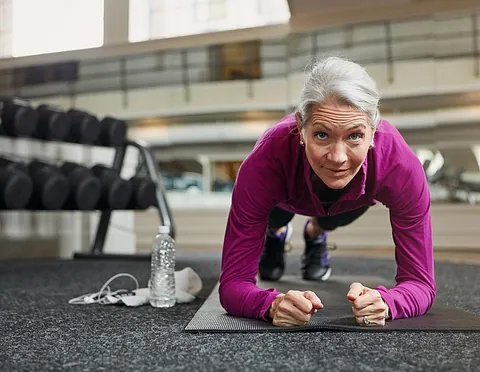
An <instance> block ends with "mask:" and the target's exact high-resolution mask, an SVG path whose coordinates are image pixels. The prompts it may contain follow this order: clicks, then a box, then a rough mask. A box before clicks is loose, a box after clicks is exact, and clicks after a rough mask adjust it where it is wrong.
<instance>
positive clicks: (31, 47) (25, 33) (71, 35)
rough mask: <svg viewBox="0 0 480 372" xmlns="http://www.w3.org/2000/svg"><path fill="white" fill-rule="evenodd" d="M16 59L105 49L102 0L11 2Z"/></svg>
mask: <svg viewBox="0 0 480 372" xmlns="http://www.w3.org/2000/svg"><path fill="white" fill-rule="evenodd" d="M12 5H13V9H12V13H13V14H12V55H13V57H20V56H28V55H35V54H45V53H55V52H62V51H68V50H77V49H86V48H95V47H99V46H102V45H103V12H104V8H103V0H12Z"/></svg>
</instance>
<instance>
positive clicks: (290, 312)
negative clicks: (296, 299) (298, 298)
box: [276, 299, 311, 323]
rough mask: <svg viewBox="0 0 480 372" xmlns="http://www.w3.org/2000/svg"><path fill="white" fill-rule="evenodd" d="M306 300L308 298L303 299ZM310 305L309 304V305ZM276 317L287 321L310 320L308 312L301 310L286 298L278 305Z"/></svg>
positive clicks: (301, 321)
mask: <svg viewBox="0 0 480 372" xmlns="http://www.w3.org/2000/svg"><path fill="white" fill-rule="evenodd" d="M305 301H308V300H305ZM310 306H311V305H310ZM276 315H277V317H278V318H280V319H282V320H288V321H298V322H300V323H305V322H308V321H309V320H310V312H306V311H302V310H300V309H299V308H298V307H296V306H295V304H294V303H292V302H291V301H289V300H288V299H286V300H284V301H282V302H281V303H280V304H279V305H278V310H277V314H276Z"/></svg>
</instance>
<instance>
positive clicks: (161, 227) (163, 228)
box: [158, 226, 170, 234]
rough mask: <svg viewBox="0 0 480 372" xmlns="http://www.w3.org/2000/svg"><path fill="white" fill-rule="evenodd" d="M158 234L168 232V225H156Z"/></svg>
mask: <svg viewBox="0 0 480 372" xmlns="http://www.w3.org/2000/svg"><path fill="white" fill-rule="evenodd" d="M158 233H159V234H170V226H159V227H158Z"/></svg>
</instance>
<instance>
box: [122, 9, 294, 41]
mask: <svg viewBox="0 0 480 372" xmlns="http://www.w3.org/2000/svg"><path fill="white" fill-rule="evenodd" d="M289 19H290V10H289V7H288V2H287V0H150V1H149V2H148V1H147V0H130V29H129V40H130V41H132V42H133V41H144V40H151V39H161V38H168V37H177V36H185V35H193V34H200V33H206V32H215V31H226V30H234V29H242V28H247V27H257V26H264V25H268V24H275V23H285V22H288V20H289Z"/></svg>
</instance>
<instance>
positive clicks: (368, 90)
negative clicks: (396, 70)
mask: <svg viewBox="0 0 480 372" xmlns="http://www.w3.org/2000/svg"><path fill="white" fill-rule="evenodd" d="M309 70H310V71H309V72H308V75H307V79H306V81H305V85H304V87H303V90H302V94H301V97H300V104H299V105H298V107H297V112H298V113H300V115H301V127H302V129H303V128H305V123H306V122H307V121H308V120H310V117H311V114H312V107H313V106H314V105H317V104H321V103H324V102H326V101H328V100H329V99H332V100H334V101H337V102H338V103H344V104H347V105H349V106H351V107H353V108H355V109H357V110H359V111H361V112H364V113H366V114H367V116H368V118H369V124H370V126H371V127H372V128H373V129H376V128H377V126H378V123H379V121H380V111H379V109H378V103H379V101H380V92H379V91H378V89H377V85H376V83H375V81H374V80H373V79H372V78H371V77H370V75H368V73H367V72H366V71H365V69H364V68H363V67H362V66H360V65H358V64H356V63H354V62H351V61H349V60H347V59H343V58H340V57H328V58H325V59H322V60H318V61H315V62H314V63H313V64H312V65H311V67H310V69H309Z"/></svg>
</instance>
